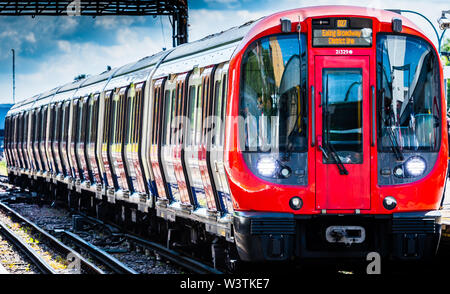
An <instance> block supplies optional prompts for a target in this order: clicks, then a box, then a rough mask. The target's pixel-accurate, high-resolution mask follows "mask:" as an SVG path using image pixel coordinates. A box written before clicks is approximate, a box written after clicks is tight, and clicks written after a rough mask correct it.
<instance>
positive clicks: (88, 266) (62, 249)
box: [0, 202, 105, 274]
mask: <svg viewBox="0 0 450 294" xmlns="http://www.w3.org/2000/svg"><path fill="white" fill-rule="evenodd" d="M0 209H2V210H4V211H6V213H8V214H9V215H11V216H12V217H13V218H15V219H17V220H19V221H20V222H23V223H25V225H27V226H28V227H30V228H31V229H32V230H34V231H35V233H37V234H39V235H40V237H41V238H45V240H46V241H48V242H49V243H50V244H51V245H52V246H53V247H54V249H56V250H57V251H58V252H59V253H61V254H65V255H66V256H71V257H72V258H75V259H77V260H78V261H79V262H80V267H81V268H80V270H81V269H83V270H84V271H85V272H87V273H91V274H105V272H104V271H102V270H101V269H100V268H98V267H97V266H96V265H94V264H93V263H91V262H90V261H88V260H86V259H85V258H84V257H83V256H81V255H80V254H79V253H78V252H76V251H74V250H73V249H72V248H70V247H68V246H67V245H65V244H64V243H62V242H61V241H59V240H58V239H56V238H55V237H54V236H52V235H51V234H50V233H48V232H46V231H45V230H43V229H42V228H40V227H39V226H37V225H36V224H35V223H33V222H31V221H30V220H28V219H27V218H25V217H23V216H22V215H20V214H19V213H18V212H16V211H15V210H13V209H11V208H10V207H9V206H7V205H5V204H4V203H2V202H0Z"/></svg>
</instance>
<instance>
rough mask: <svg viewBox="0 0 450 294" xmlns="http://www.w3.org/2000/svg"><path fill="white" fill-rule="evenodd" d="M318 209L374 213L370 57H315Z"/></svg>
mask: <svg viewBox="0 0 450 294" xmlns="http://www.w3.org/2000/svg"><path fill="white" fill-rule="evenodd" d="M315 84H316V88H317V91H316V95H315V96H316V97H315V102H316V103H314V105H315V110H316V113H317V116H316V126H317V139H316V142H317V145H316V208H317V209H320V210H360V209H370V149H369V144H370V143H369V138H370V136H369V135H370V134H369V133H370V127H369V126H370V111H369V110H370V103H369V96H370V95H369V57H368V56H351V57H350V56H340V57H336V56H316V57H315Z"/></svg>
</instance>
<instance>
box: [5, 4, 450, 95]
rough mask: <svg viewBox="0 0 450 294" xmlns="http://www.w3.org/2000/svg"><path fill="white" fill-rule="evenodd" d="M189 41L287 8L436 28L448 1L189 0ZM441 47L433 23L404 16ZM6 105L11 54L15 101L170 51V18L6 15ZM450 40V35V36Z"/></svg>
mask: <svg viewBox="0 0 450 294" xmlns="http://www.w3.org/2000/svg"><path fill="white" fill-rule="evenodd" d="M188 4H189V29H188V30H189V41H195V40H198V39H200V38H202V37H204V36H207V35H209V34H213V33H217V32H220V31H223V30H226V29H229V28H231V27H234V26H237V25H240V24H243V23H245V22H247V21H249V20H254V19H258V18H260V17H262V16H266V15H270V14H272V13H275V12H279V11H283V10H286V9H292V8H299V7H307V6H315V5H330V4H331V5H335V4H340V5H357V6H363V7H373V8H384V9H389V8H391V9H392V8H397V9H399V8H400V9H408V10H414V11H418V12H420V13H422V14H424V15H425V16H426V17H428V18H429V19H430V20H431V21H432V22H433V23H434V24H435V25H436V28H437V29H438V31H439V32H440V30H439V28H438V27H437V19H438V18H439V17H440V15H441V11H442V10H450V2H449V1H448V0H427V1H423V0H422V1H420V0H399V1H392V0H391V1H386V0H361V1H355V0H353V1H352V0H275V1H274V0H259V1H258V0H188ZM405 16H407V17H409V18H410V19H411V20H412V21H414V22H415V23H416V24H418V25H419V26H420V27H421V28H422V29H423V31H424V32H425V33H426V34H427V35H428V37H429V38H430V39H431V40H432V41H433V42H435V44H436V45H437V39H436V36H435V33H434V31H433V29H432V28H431V26H430V25H429V24H428V23H427V22H426V21H425V20H423V19H422V18H420V17H418V16H415V15H413V14H405ZM0 28H1V29H0V103H12V100H13V99H12V96H13V95H12V92H13V91H12V53H11V49H15V51H16V102H18V101H21V100H23V99H27V98H29V97H31V96H33V95H35V94H39V93H42V92H45V91H47V90H50V89H53V88H55V87H57V86H60V85H63V84H66V83H68V82H71V81H73V79H74V78H75V77H76V76H78V75H80V74H86V75H95V74H98V73H101V72H103V71H105V70H106V67H107V66H111V67H117V66H121V65H124V64H127V63H130V62H133V61H137V60H139V59H141V58H143V57H145V56H149V55H152V54H154V53H157V52H159V51H162V50H163V48H171V47H172V35H171V33H172V31H171V27H170V24H169V20H168V18H167V17H159V16H158V17H153V16H138V17H119V16H108V17H96V18H92V17H86V16H61V17H49V16H47V17H45V16H36V17H35V18H34V19H33V18H31V17H29V16H0ZM446 36H447V37H448V38H450V30H449V32H447V35H446Z"/></svg>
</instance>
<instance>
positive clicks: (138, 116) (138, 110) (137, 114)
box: [133, 86, 144, 151]
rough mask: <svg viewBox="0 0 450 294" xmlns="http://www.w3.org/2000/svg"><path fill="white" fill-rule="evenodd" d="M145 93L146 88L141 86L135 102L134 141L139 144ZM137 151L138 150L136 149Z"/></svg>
mask: <svg viewBox="0 0 450 294" xmlns="http://www.w3.org/2000/svg"><path fill="white" fill-rule="evenodd" d="M143 93H144V88H143V87H142V86H141V87H139V88H138V90H137V91H136V101H135V104H134V108H135V111H134V113H135V119H134V125H135V126H134V137H133V143H134V144H138V143H139V137H140V128H141V119H142V118H141V115H142V109H141V108H142V107H141V105H142V96H143ZM136 151H137V150H136Z"/></svg>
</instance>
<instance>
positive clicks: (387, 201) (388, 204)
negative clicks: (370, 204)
mask: <svg viewBox="0 0 450 294" xmlns="http://www.w3.org/2000/svg"><path fill="white" fill-rule="evenodd" d="M383 206H384V208H386V209H387V210H392V209H394V208H395V207H396V206H397V200H395V198H394V197H392V196H387V197H386V198H384V200H383Z"/></svg>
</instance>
